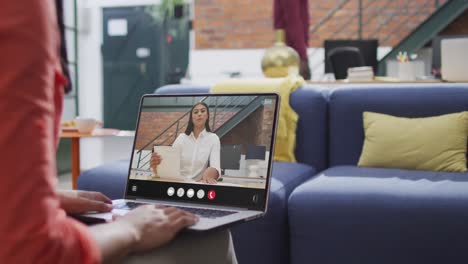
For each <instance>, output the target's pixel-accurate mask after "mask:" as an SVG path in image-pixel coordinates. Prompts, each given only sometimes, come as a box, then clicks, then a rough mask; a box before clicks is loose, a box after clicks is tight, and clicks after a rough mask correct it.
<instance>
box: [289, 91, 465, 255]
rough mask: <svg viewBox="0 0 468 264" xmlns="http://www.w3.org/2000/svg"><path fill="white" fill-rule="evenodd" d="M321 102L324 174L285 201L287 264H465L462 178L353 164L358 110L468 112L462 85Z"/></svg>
mask: <svg viewBox="0 0 468 264" xmlns="http://www.w3.org/2000/svg"><path fill="white" fill-rule="evenodd" d="M327 101H328V127H329V130H328V164H329V165H328V168H327V169H326V170H324V171H322V172H320V173H319V174H317V175H316V176H315V177H313V178H312V179H310V180H308V181H306V182H305V183H303V184H301V185H300V186H298V187H297V188H296V189H295V190H294V191H293V192H292V194H291V196H290V198H289V204H288V205H289V206H288V210H289V211H288V216H289V227H290V245H291V263H321V264H325V263H360V264H362V263H369V264H370V263H425V264H427V263H468V173H444V172H428V171H408V170H399V169H382V168H362V167H357V166H356V164H357V162H358V160H359V157H360V154H361V150H362V145H363V140H364V130H363V125H362V123H363V122H362V113H363V112H364V111H373V112H379V113H386V114H390V115H395V116H405V117H425V116H434V115H441V114H447V113H452V112H460V111H468V84H424V85H365V86H362V85H360V86H358V85H349V86H347V87H346V88H337V89H334V90H332V91H330V92H329V93H328V95H327ZM440 140H441V141H442V140H443V138H441V139H440Z"/></svg>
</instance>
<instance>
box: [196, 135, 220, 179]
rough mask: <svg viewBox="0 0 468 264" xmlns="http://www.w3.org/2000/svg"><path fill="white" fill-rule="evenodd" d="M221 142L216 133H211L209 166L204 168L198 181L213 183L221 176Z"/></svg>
mask: <svg viewBox="0 0 468 264" xmlns="http://www.w3.org/2000/svg"><path fill="white" fill-rule="evenodd" d="M220 160H221V143H220V141H219V137H218V136H217V135H216V134H213V135H212V146H211V151H210V157H209V161H210V162H209V163H210V167H208V168H206V169H205V171H204V172H203V174H202V177H201V179H200V180H199V181H201V182H205V183H211V184H215V183H217V180H218V178H219V177H221V161H220Z"/></svg>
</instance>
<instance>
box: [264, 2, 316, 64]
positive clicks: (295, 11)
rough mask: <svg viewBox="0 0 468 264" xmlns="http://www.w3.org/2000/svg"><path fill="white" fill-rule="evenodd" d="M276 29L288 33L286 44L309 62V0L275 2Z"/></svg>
mask: <svg viewBox="0 0 468 264" xmlns="http://www.w3.org/2000/svg"><path fill="white" fill-rule="evenodd" d="M273 7H274V8H273V18H274V28H275V29H280V28H281V29H284V30H285V31H286V43H287V44H288V46H291V47H292V48H293V49H295V50H296V51H297V53H299V57H300V58H301V60H307V47H308V46H309V3H308V0H275V2H274V6H273Z"/></svg>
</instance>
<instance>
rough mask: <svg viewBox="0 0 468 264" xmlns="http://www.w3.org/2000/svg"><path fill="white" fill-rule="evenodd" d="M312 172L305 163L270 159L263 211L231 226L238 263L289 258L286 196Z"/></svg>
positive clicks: (285, 261)
mask: <svg viewBox="0 0 468 264" xmlns="http://www.w3.org/2000/svg"><path fill="white" fill-rule="evenodd" d="M314 174H315V169H314V168H312V167H311V166H308V165H305V164H301V163H289V162H274V163H273V175H272V179H271V185H270V193H269V201H268V209H267V213H266V215H265V216H264V217H263V218H261V219H259V220H254V221H252V222H248V223H244V224H240V225H237V226H234V227H233V228H232V229H231V231H232V236H233V240H234V246H235V250H236V255H237V259H238V261H239V263H265V264H266V263H288V262H289V229H288V216H287V212H288V210H287V202H288V197H289V194H290V193H291V192H292V190H294V188H295V187H296V186H298V185H299V184H301V183H303V182H304V181H306V180H307V179H310V178H311V177H312V176H313V175H314Z"/></svg>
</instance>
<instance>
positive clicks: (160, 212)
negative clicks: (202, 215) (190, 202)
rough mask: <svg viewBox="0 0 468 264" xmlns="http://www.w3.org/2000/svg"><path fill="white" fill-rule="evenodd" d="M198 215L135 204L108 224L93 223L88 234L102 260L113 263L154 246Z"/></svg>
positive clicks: (166, 240) (170, 238)
mask: <svg viewBox="0 0 468 264" xmlns="http://www.w3.org/2000/svg"><path fill="white" fill-rule="evenodd" d="M196 221H198V218H197V217H196V216H194V215H192V214H190V213H187V212H184V211H182V210H180V209H176V208H174V207H157V206H154V205H144V206H139V207H138V208H136V209H135V210H133V211H131V212H129V213H128V214H126V215H125V216H121V217H118V218H117V220H116V221H114V222H112V223H110V224H101V225H95V226H92V227H91V228H90V231H91V234H92V235H93V236H94V239H95V241H96V242H97V244H98V246H99V248H100V252H101V253H102V257H103V262H105V263H115V262H117V261H118V260H120V259H122V258H123V257H125V256H126V255H128V254H130V253H132V252H143V251H146V250H149V249H153V248H158V247H160V246H162V245H164V244H166V243H167V242H169V241H170V240H172V239H173V238H174V237H175V235H176V234H177V233H178V232H179V231H180V230H182V229H183V228H185V227H187V226H190V225H193V224H194V223H195V222H196Z"/></svg>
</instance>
